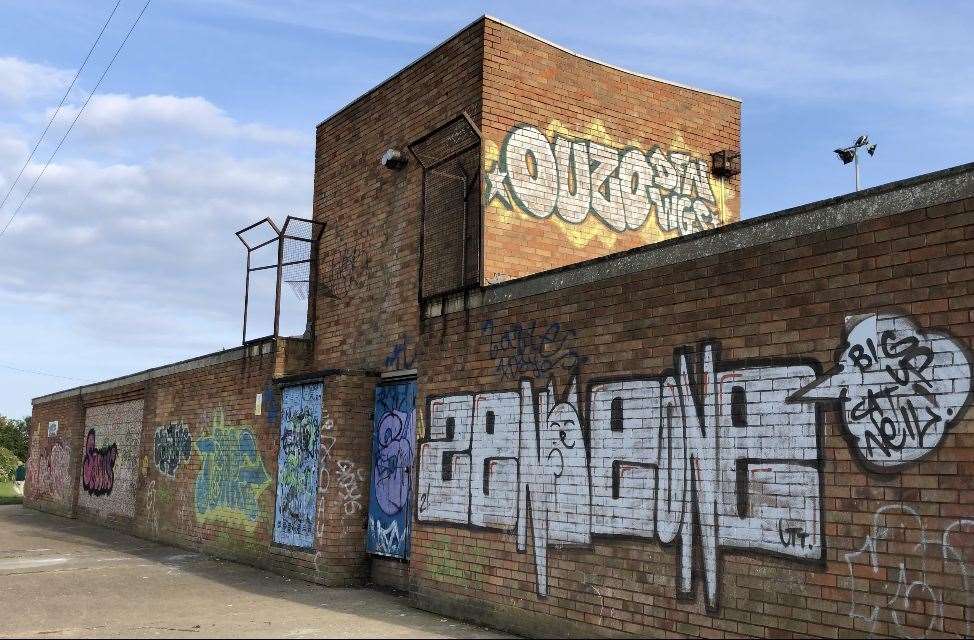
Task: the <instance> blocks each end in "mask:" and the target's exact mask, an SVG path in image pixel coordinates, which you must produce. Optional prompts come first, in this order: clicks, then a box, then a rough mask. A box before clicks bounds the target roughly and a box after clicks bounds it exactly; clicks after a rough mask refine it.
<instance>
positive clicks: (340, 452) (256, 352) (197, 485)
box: [26, 341, 371, 585]
mask: <svg viewBox="0 0 974 640" xmlns="http://www.w3.org/2000/svg"><path fill="white" fill-rule="evenodd" d="M273 344H274V343H273V342H265V343H262V344H258V345H256V346H253V347H249V348H247V349H245V350H244V351H245V354H244V355H243V356H242V357H236V358H233V359H229V360H226V361H218V362H215V363H213V364H209V363H206V362H204V363H202V364H201V365H199V366H189V367H184V370H182V371H179V372H176V373H172V374H169V375H160V376H156V377H149V378H148V379H140V380H139V381H137V382H134V383H130V384H119V385H107V388H104V389H99V390H91V391H84V390H83V391H82V392H81V393H73V394H70V395H69V396H67V397H63V398H56V399H53V400H51V401H48V402H35V405H34V414H33V423H34V424H37V425H41V424H43V428H42V427H35V428H34V430H33V432H32V434H31V447H32V458H31V461H30V465H29V472H30V477H29V478H28V482H27V485H26V487H27V493H26V502H27V504H28V506H31V507H34V508H38V509H42V510H45V511H50V512H54V513H59V514H62V515H68V516H71V515H77V516H78V517H80V518H83V519H85V520H89V521H92V522H95V523H98V524H103V525H107V526H111V527H113V528H117V529H121V530H124V531H128V532H130V533H133V534H135V535H139V536H142V537H146V538H149V539H154V540H160V541H163V542H167V543H170V544H174V545H177V546H180V547H184V548H187V549H193V550H200V551H205V552H207V553H210V554H213V555H216V556H219V557H224V558H229V559H233V560H237V561H240V562H245V563H248V564H253V565H257V566H261V567H266V568H270V569H273V570H275V571H278V572H280V573H286V574H291V575H297V576H300V577H303V578H305V579H308V580H313V581H317V582H323V583H326V584H334V585H351V584H361V583H362V582H363V581H364V579H365V575H366V566H367V563H366V560H365V558H364V555H363V551H362V546H363V544H364V542H363V541H364V536H365V533H364V530H365V524H364V523H365V514H364V511H363V507H362V505H363V504H364V503H365V502H367V498H368V496H367V493H366V492H367V487H366V486H365V482H364V479H365V475H366V473H367V469H368V456H367V451H368V448H367V442H368V433H369V428H370V426H371V422H370V420H369V401H370V399H371V395H370V393H369V391H368V385H369V384H370V382H368V381H370V380H371V377H363V376H351V377H349V376H332V377H328V376H324V377H319V378H315V379H312V381H317V382H318V383H321V384H323V389H324V391H323V394H322V401H321V405H322V414H321V423H322V429H321V432H320V433H321V439H320V442H319V447H318V450H317V451H315V452H312V455H314V456H317V457H318V460H319V463H320V465H321V468H320V473H319V478H318V480H319V485H318V486H319V491H318V492H317V493H316V498H315V502H316V503H317V504H316V506H315V507H314V511H315V516H316V518H315V523H314V525H315V528H314V541H313V544H312V546H311V547H310V548H295V547H290V546H286V545H284V544H278V543H276V542H275V539H274V531H275V504H276V502H275V500H276V488H277V486H278V465H277V460H278V450H279V441H280V424H281V389H280V386H279V385H277V383H276V381H275V373H278V374H281V373H291V374H294V373H300V369H301V366H300V365H301V364H302V362H303V353H302V352H301V349H300V345H289V346H288V345H286V344H285V341H281V342H280V343H278V344H279V350H280V353H278V352H275V350H274V349H273V348H272V347H273ZM287 350H289V351H290V352H291V355H292V356H293V358H292V359H293V360H294V362H291V363H285V362H283V361H282V358H281V354H283V353H284V352H285V351H287ZM295 369H298V371H296V370H295ZM363 380H366V382H363ZM123 382H124V381H123ZM363 394H364V395H363ZM257 396H260V397H261V407H260V414H257V413H256V411H257V402H256V399H257ZM329 408H330V410H329ZM53 420H57V421H58V423H59V424H58V430H57V433H56V434H53V433H52V435H50V436H49V435H48V434H47V424H48V422H50V421H53ZM91 432H94V435H93V436H89V435H88V434H89V433H91ZM360 434H364V435H360ZM88 440H91V442H88ZM362 441H364V442H365V443H366V444H365V445H362ZM336 442H338V443H339V444H337V445H336ZM363 451H364V452H366V453H365V454H362V452H363ZM363 468H364V470H363ZM86 470H87V472H86ZM349 472H350V473H351V474H352V477H353V478H354V483H352V484H349V483H350V482H351V481H350V480H348V478H344V475H347V474H348V473H349ZM343 474H344V475H343ZM329 478H332V479H334V483H333V484H332V486H331V490H330V491H329ZM341 487H346V488H347V499H346V498H343V497H342V496H343V494H342V493H340V488H341ZM363 494H365V498H364V500H363V498H362V495H363ZM349 501H352V502H354V504H349Z"/></svg>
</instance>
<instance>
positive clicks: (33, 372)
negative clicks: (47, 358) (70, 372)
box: [0, 362, 88, 382]
mask: <svg viewBox="0 0 974 640" xmlns="http://www.w3.org/2000/svg"><path fill="white" fill-rule="evenodd" d="M0 368H2V369H10V370H11V371H19V372H21V373H32V374H34V375H36V376H47V377H48V378H61V379H62V380H77V381H78V382H88V380H86V379H84V378H73V377H71V376H59V375H57V374H55V373H47V372H46V371H35V370H33V369H21V368H20V367H14V366H11V365H9V364H4V363H2V362H0Z"/></svg>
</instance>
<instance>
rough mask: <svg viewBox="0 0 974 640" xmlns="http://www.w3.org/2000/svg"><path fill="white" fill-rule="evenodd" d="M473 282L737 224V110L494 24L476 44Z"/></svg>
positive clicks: (736, 106)
mask: <svg viewBox="0 0 974 640" xmlns="http://www.w3.org/2000/svg"><path fill="white" fill-rule="evenodd" d="M483 93H484V97H483V103H484V107H483V122H482V131H483V135H484V139H485V142H484V146H483V149H484V151H483V174H484V176H485V192H484V228H483V233H484V256H483V260H484V272H483V278H484V282H485V283H486V284H489V283H497V282H503V281H505V280H509V279H512V278H519V277H522V276H526V275H530V274H532V273H538V272H540V271H545V270H547V269H553V268H556V267H562V266H565V265H568V264H572V263H576V262H581V261H583V260H587V259H589V258H594V257H598V256H603V255H607V254H610V253H615V252H617V251H622V250H625V249H630V248H632V247H637V246H641V245H644V244H647V243H650V242H657V241H659V240H662V239H664V238H671V237H675V236H679V235H684V234H686V233H692V232H694V231H699V230H702V229H711V228H714V227H716V226H718V225H720V224H726V223H728V222H733V221H735V220H738V219H740V197H739V194H740V177H739V176H738V177H735V178H732V179H730V180H727V181H726V182H721V180H719V179H717V178H715V177H713V176H712V175H710V173H709V166H710V154H711V153H713V152H715V151H720V150H723V149H732V150H738V149H740V127H741V105H740V103H739V102H738V101H736V100H733V99H730V98H723V97H719V96H716V95H712V94H709V93H705V92H702V91H697V90H693V89H686V88H683V87H680V86H677V85H674V84H670V83H667V82H661V81H656V80H651V79H648V78H644V77H641V76H638V75H635V74H632V73H627V72H624V71H619V70H616V69H613V68H611V67H608V66H606V65H604V64H599V63H597V62H593V61H590V60H587V59H585V58H582V57H580V56H577V55H574V54H571V53H568V52H566V51H564V50H562V49H560V48H558V47H556V46H553V45H551V44H547V43H545V42H542V41H540V40H538V39H536V38H534V37H532V36H529V35H526V34H524V33H522V32H520V31H518V30H516V29H514V28H511V27H509V26H507V25H504V24H502V23H500V22H497V21H495V20H491V19H489V18H488V19H487V20H486V25H485V33H484V90H483Z"/></svg>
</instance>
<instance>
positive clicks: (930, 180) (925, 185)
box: [483, 162, 974, 306]
mask: <svg viewBox="0 0 974 640" xmlns="http://www.w3.org/2000/svg"><path fill="white" fill-rule="evenodd" d="M965 198H974V162H970V163H967V164H962V165H957V166H955V167H950V168H947V169H942V170H939V171H934V172H931V173H926V174H921V175H918V176H913V177H910V178H905V179H903V180H896V181H893V182H888V183H886V184H881V185H878V186H875V187H871V188H869V189H863V190H862V191H856V192H853V193H848V194H845V195H841V196H836V197H833V198H827V199H825V200H819V201H816V202H811V203H808V204H803V205H798V206H796V207H791V208H788V209H782V210H780V211H775V212H772V213H766V214H763V215H760V216H755V217H753V218H746V219H744V220H739V221H737V222H734V223H731V224H726V225H721V226H719V227H717V228H716V229H710V230H707V231H701V232H698V233H694V234H691V235H688V236H684V237H677V238H671V239H668V240H663V241H661V242H655V243H651V244H648V245H643V246H641V247H635V248H633V249H629V250H628V251H623V252H620V253H613V254H609V255H606V256H601V257H598V258H592V259H591V260H587V261H585V262H579V263H575V264H570V265H566V266H564V267H559V268H557V269H551V270H548V271H542V272H541V273H536V274H533V275H530V276H525V277H523V278H518V279H517V280H509V281H507V282H503V283H499V284H496V285H490V286H488V287H486V288H484V289H483V304H484V305H485V306H486V305H492V304H498V303H502V302H508V301H511V300H517V299H520V298H526V297H529V296H533V295H538V294H542V293H549V292H551V291H557V290H559V289H566V288H569V287H574V286H577V285H581V284H590V283H592V282H597V281H600V280H604V279H607V278H612V277H615V276H619V275H624V274H629V273H635V272H638V271H645V270H647V269H652V268H656V267H662V266H665V265H669V264H679V263H682V262H687V261H690V260H695V259H699V258H704V257H707V256H713V255H719V254H721V253H726V252H728V251H735V250H738V249H745V248H748V247H753V246H758V245H761V244H766V243H768V242H775V241H777V240H783V239H787V238H792V237H796V236H801V235H804V234H807V233H814V232H817V231H825V230H828V229H834V228H837V227H842V226H846V225H849V224H856V223H858V222H863V221H866V220H871V219H873V218H880V217H883V216H888V215H896V214H899V213H905V212H907V211H913V210H916V209H923V208H926V207H934V206H938V205H942V204H948V203H951V202H956V201H958V200H963V199H965Z"/></svg>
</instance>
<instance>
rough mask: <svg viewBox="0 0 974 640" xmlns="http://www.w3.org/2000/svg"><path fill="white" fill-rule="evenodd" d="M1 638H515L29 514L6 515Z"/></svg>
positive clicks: (1, 536) (367, 596) (1, 531)
mask: <svg viewBox="0 0 974 640" xmlns="http://www.w3.org/2000/svg"><path fill="white" fill-rule="evenodd" d="M0 635H2V636H5V637H10V636H15V637H38V636H43V637H45V638H73V637H97V638H119V637H139V638H162V637H193V638H227V637H234V638H250V637H268V636H270V637H284V638H310V637H337V638H353V637H370V638H405V637H410V638H500V637H505V636H501V635H499V634H497V633H494V632H491V631H489V630H487V629H483V628H479V627H475V626H473V625H468V624H463V623H460V622H457V621H455V620H450V619H448V618H443V617H440V616H436V615H433V614H430V613H426V612H424V611H418V610H416V609H411V608H410V607H409V606H408V604H407V600H406V598H404V597H396V596H393V595H388V594H385V593H380V592H377V591H372V590H369V589H327V588H324V587H320V586H317V585H312V584H308V583H306V582H303V581H301V580H294V579H290V578H284V577H281V576H278V575H276V574H273V573H269V572H267V571H262V570H260V569H254V568H252V567H246V566H243V565H239V564H235V563H232V562H226V561H221V560H215V559H213V558H209V557H207V556H204V555H202V554H198V553H190V552H187V551H183V550H181V549H176V548H173V547H167V546H164V545H160V544H155V543H153V542H149V541H147V540H141V539H139V538H133V537H131V536H127V535H124V534H121V533H118V532H115V531H111V530H109V529H104V528H101V527H96V526H92V525H88V524H85V523H82V522H79V521H77V520H69V519H66V518H59V517H57V516H52V515H48V514H44V513H39V512H37V511H33V510H30V509H25V508H23V507H22V506H20V505H9V506H0Z"/></svg>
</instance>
